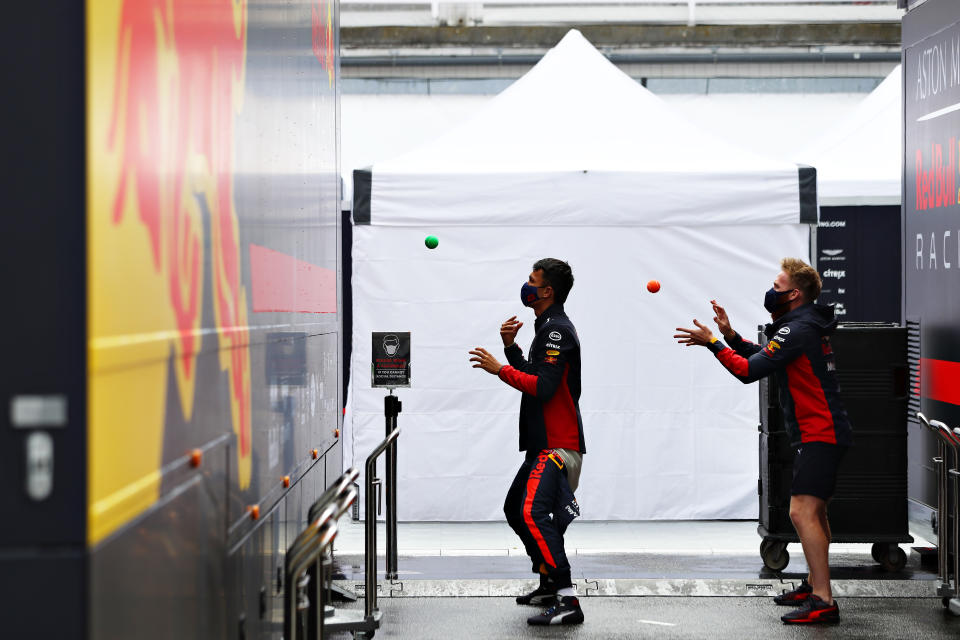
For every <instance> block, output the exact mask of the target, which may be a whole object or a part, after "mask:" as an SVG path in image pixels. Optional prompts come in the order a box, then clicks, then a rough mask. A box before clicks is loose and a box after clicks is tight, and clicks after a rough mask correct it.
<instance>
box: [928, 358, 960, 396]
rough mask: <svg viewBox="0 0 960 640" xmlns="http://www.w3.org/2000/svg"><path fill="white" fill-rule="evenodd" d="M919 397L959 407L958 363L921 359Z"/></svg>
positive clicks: (959, 371)
mask: <svg viewBox="0 0 960 640" xmlns="http://www.w3.org/2000/svg"><path fill="white" fill-rule="evenodd" d="M920 395H922V396H923V397H924V398H930V399H931V400H936V401H937V402H947V403H950V404H957V405H960V362H951V361H950V360H934V359H932V358H921V359H920Z"/></svg>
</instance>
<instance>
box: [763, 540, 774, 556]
mask: <svg viewBox="0 0 960 640" xmlns="http://www.w3.org/2000/svg"><path fill="white" fill-rule="evenodd" d="M775 543H776V541H775V540H771V539H770V538H764V539H763V540H761V541H760V557H761V558H762V557H763V556H765V555H766V553H767V549H769V548H770V545H772V544H775Z"/></svg>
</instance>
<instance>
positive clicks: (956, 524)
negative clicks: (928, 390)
mask: <svg viewBox="0 0 960 640" xmlns="http://www.w3.org/2000/svg"><path fill="white" fill-rule="evenodd" d="M917 418H919V420H920V424H922V425H923V426H924V427H926V428H927V429H929V430H930V431H931V432H932V433H933V435H934V436H936V438H937V455H936V457H935V458H934V459H933V464H934V465H935V466H936V469H937V521H938V523H939V524H938V526H937V560H938V567H937V569H938V571H937V572H938V577H939V580H940V584H938V585H937V595H938V596H940V598H941V600H942V602H943V606H945V607H947V608H948V609H949V610H950V613H952V614H953V615H955V616H957V615H960V583H958V581H960V493H958V489H960V481H958V477H960V428H957V429H953V430H951V429H950V427H948V426H947V425H945V424H944V423H942V422H940V421H939V420H928V419H927V417H926V416H925V415H923V414H922V413H920V412H919V411H918V412H917ZM948 450H949V451H950V453H951V457H952V458H953V468H948V466H949V465H948V464H947V451H948ZM951 485H952V491H951ZM951 493H952V494H953V500H950V494H951ZM951 503H952V504H951ZM951 516H952V517H953V548H952V551H953V580H952V581H951V580H950V550H951V547H950V542H951V540H950V526H949V525H950V518H951Z"/></svg>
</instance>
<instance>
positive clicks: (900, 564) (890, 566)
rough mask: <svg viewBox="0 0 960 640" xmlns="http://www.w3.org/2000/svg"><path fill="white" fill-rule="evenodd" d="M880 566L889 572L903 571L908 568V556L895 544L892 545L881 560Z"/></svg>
mask: <svg viewBox="0 0 960 640" xmlns="http://www.w3.org/2000/svg"><path fill="white" fill-rule="evenodd" d="M880 564H881V565H883V568H884V569H886V570H887V571H893V572H897V571H902V570H903V568H904V567H905V566H907V554H906V553H904V552H903V549H901V548H900V547H898V546H897V545H895V544H891V545H890V546H889V547H888V549H887V551H886V552H885V553H884V554H883V556H882V557H881V558H880Z"/></svg>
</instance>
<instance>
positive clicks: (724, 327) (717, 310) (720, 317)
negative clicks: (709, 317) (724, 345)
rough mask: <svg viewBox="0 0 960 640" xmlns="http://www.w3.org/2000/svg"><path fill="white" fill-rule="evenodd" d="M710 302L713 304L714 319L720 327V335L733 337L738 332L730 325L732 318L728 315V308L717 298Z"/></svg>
mask: <svg viewBox="0 0 960 640" xmlns="http://www.w3.org/2000/svg"><path fill="white" fill-rule="evenodd" d="M710 304H712V305H713V315H714V318H713V321H714V322H716V323H717V329H719V331H720V335H722V336H723V337H724V338H732V337H733V336H735V335H736V333H737V332H736V331H734V330H733V327H731V326H730V318H728V317H727V311H726V309H724V308H723V307H721V306H720V305H719V304H717V301H716V300H711V301H710Z"/></svg>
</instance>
